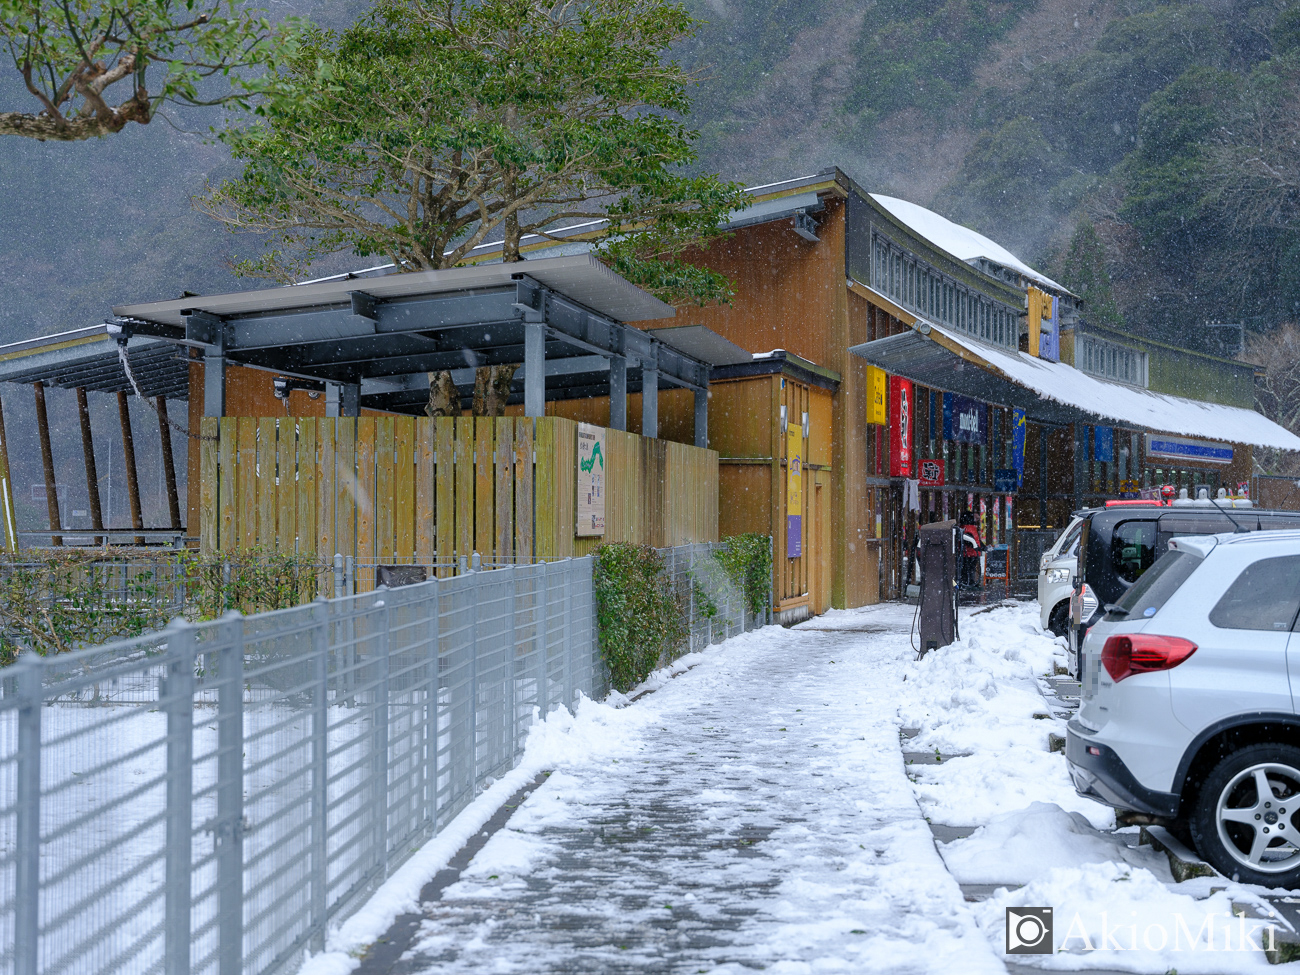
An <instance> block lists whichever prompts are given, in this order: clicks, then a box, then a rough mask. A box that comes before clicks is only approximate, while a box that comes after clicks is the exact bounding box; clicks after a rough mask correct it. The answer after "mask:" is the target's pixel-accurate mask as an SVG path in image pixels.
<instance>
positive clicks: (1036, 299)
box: [1027, 284, 1052, 359]
mask: <svg viewBox="0 0 1300 975" xmlns="http://www.w3.org/2000/svg"><path fill="white" fill-rule="evenodd" d="M1044 307H1046V308H1047V309H1048V314H1049V315H1050V314H1051V308H1052V296H1051V295H1049V294H1048V293H1047V292H1045V291H1039V290H1038V289H1037V288H1035V287H1034V286H1033V285H1032V284H1031V285H1030V286H1029V307H1028V309H1027V310H1028V312H1029V354H1030V355H1031V356H1033V357H1034V358H1035V359H1037V358H1038V344H1039V342H1040V341H1041V340H1042V337H1043V308H1044Z"/></svg>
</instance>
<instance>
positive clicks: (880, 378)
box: [867, 366, 889, 426]
mask: <svg viewBox="0 0 1300 975" xmlns="http://www.w3.org/2000/svg"><path fill="white" fill-rule="evenodd" d="M888 399H889V379H888V377H887V376H886V375H885V370H883V369H877V368H876V367H875V366H867V422H868V423H878V424H880V425H881V426H884V425H885V424H887V423H888V422H889V402H888Z"/></svg>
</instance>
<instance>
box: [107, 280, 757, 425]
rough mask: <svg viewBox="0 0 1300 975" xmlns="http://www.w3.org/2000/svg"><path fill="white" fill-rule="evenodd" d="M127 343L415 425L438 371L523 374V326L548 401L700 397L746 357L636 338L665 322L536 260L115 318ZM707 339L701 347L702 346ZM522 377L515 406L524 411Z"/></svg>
mask: <svg viewBox="0 0 1300 975" xmlns="http://www.w3.org/2000/svg"><path fill="white" fill-rule="evenodd" d="M113 311H114V313H115V314H116V315H118V316H119V318H118V321H119V323H120V324H121V325H122V327H123V328H124V329H125V330H126V331H127V332H129V333H130V335H131V336H132V337H131V339H130V344H131V348H133V349H134V347H135V344H136V343H137V342H138V341H140V337H141V336H154V337H157V338H163V339H166V340H170V341H172V342H176V343H180V344H184V345H189V346H194V347H197V348H201V349H203V350H204V351H205V354H209V355H210V354H221V355H224V356H225V358H226V360H227V361H229V362H234V363H239V364H242V365H247V366H253V367H256V368H261V369H267V370H271V371H275V372H279V373H282V374H284V375H287V376H292V377H297V378H299V379H303V380H312V381H316V382H334V383H344V384H360V386H361V397H362V402H363V403H364V405H366V406H370V407H374V408H377V409H389V410H398V411H405V410H411V411H418V410H420V409H422V408H423V406H424V404H425V403H426V402H427V400H428V391H429V385H428V378H427V373H429V372H436V371H441V370H449V371H451V373H452V378H453V380H454V381H455V382H456V385H457V386H458V387H460V389H461V394H462V397H468V396H469V395H470V392H471V390H472V387H473V382H474V369H475V368H477V367H479V366H489V365H500V364H510V363H520V362H523V361H524V345H525V334H526V332H527V330H528V327H529V326H530V325H538V324H540V325H544V326H545V330H544V331H545V336H546V340H545V359H546V363H545V373H546V397H547V399H565V398H580V397H591V396H602V395H608V393H609V391H610V360H611V359H612V358H613V357H620V358H622V359H623V360H625V361H626V362H627V365H628V376H627V382H628V391H629V392H636V391H638V390H639V389H640V388H641V383H642V380H643V375H644V373H645V372H646V370H653V373H652V374H654V375H657V377H658V380H659V381H660V382H661V383H662V384H666V385H672V386H679V387H684V388H687V389H694V390H702V389H704V388H706V387H707V385H708V377H709V368H710V367H711V366H712V365H714V364H721V363H723V362H726V363H730V362H734V361H738V357H741V358H748V353H745V352H743V351H742V350H740V349H739V348H737V347H736V346H734V345H732V344H731V343H729V342H726V341H725V340H723V339H722V338H721V337H720V336H717V335H715V334H713V333H707V330H706V329H704V328H703V327H702V326H693V327H687V328H679V329H672V328H669V329H657V330H656V331H654V332H653V333H651V332H645V331H641V330H638V329H636V328H633V327H631V326H629V325H627V324H626V323H627V322H629V321H644V320H648V319H659V320H662V319H666V318H672V317H673V316H674V314H675V313H674V310H673V307H672V306H671V305H668V304H665V303H664V302H662V301H660V300H659V299H658V298H655V297H654V296H653V295H650V294H648V293H646V292H645V291H642V290H641V289H640V288H638V287H636V286H635V285H634V284H632V283H631V282H630V281H628V280H627V279H626V278H623V277H621V276H620V275H618V274H616V273H615V272H614V271H611V270H610V269H609V268H607V267H606V266H605V265H603V264H602V263H600V261H598V260H597V259H596V258H595V257H594V256H593V255H591V254H579V255H573V256H561V257H544V258H539V259H536V260H529V261H523V262H518V263H511V264H483V265H476V266H473V267H462V268H451V269H448V270H442V271H422V272H416V273H410V274H388V275H383V276H379V277H356V278H329V279H323V280H319V281H314V282H309V283H307V284H302V285H292V286H289V287H281V288H269V289H264V290H260V291H247V292H240V293H236V294H222V295H212V296H206V297H204V296H194V297H188V298H181V299H178V300H172V301H157V302H149V303H145V304H133V305H120V306H118V307H116V308H114V309H113ZM706 333H707V334H706ZM522 396H523V374H522V373H520V375H519V376H518V377H517V378H516V381H515V390H514V394H513V396H512V401H517V400H520V399H522Z"/></svg>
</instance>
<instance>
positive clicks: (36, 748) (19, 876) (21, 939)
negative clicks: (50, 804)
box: [14, 653, 43, 975]
mask: <svg viewBox="0 0 1300 975" xmlns="http://www.w3.org/2000/svg"><path fill="white" fill-rule="evenodd" d="M42 669H43V668H42V666H41V659H40V657H38V656H36V654H34V653H25V654H23V655H22V656H21V657H20V658H19V659H18V695H19V699H20V700H21V701H22V704H21V705H20V706H19V709H18V769H17V772H18V781H17V783H16V785H17V788H18V797H17V809H16V813H17V816H16V818H17V820H18V821H17V824H16V826H17V835H16V837H15V839H16V840H17V847H18V848H17V850H16V851H15V855H14V859H15V861H16V862H15V866H16V868H17V869H16V871H15V872H16V876H15V878H14V879H15V881H16V885H15V890H14V975H36V970H37V957H38V954H37V947H38V944H39V941H40V932H41V917H40V893H41V671H42Z"/></svg>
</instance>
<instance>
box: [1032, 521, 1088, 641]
mask: <svg viewBox="0 0 1300 975" xmlns="http://www.w3.org/2000/svg"><path fill="white" fill-rule="evenodd" d="M1082 527H1083V517H1082V515H1080V514H1076V515H1074V517H1072V518H1071V519H1070V523H1069V524H1068V525H1066V526H1065V531H1063V532H1061V534H1060V535H1059V536H1057V539H1056V541H1054V542H1053V543H1052V545H1051V547H1050V548H1049V549H1048V550H1047V551H1045V552H1044V553H1043V557H1042V558H1041V559H1040V560H1039V562H1038V606H1039V614H1040V625H1041V626H1042V628H1043V629H1044V630H1048V631H1050V632H1051V633H1053V634H1055V635H1056V636H1065V635H1066V633H1067V632H1068V630H1069V629H1070V593H1072V592H1073V591H1074V573H1075V570H1076V568H1077V567H1078V561H1079V552H1078V544H1079V533H1080V531H1081V530H1082Z"/></svg>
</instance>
